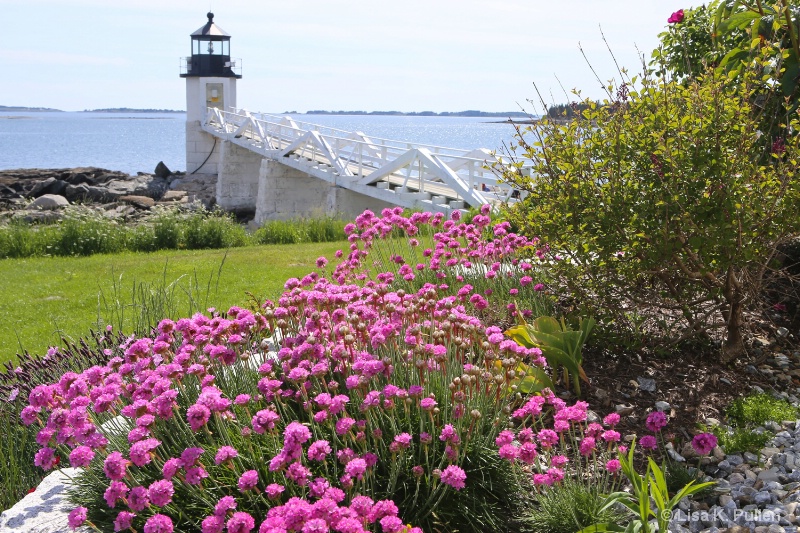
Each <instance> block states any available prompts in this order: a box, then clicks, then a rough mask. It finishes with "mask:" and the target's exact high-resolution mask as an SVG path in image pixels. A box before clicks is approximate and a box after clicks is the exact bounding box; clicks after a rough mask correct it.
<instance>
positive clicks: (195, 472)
mask: <svg viewBox="0 0 800 533" xmlns="http://www.w3.org/2000/svg"><path fill="white" fill-rule="evenodd" d="M207 477H208V472H206V471H205V469H204V468H203V467H202V466H196V467H192V468H189V469H187V470H186V483H188V484H189V485H199V484H200V483H202V482H203V480H204V479H205V478H207Z"/></svg>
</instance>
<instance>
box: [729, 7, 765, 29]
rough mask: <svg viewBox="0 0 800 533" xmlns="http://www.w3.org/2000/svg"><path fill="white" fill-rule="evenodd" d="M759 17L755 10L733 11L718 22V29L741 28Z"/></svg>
mask: <svg viewBox="0 0 800 533" xmlns="http://www.w3.org/2000/svg"><path fill="white" fill-rule="evenodd" d="M758 18H761V15H760V14H759V13H758V12H757V11H741V12H739V13H734V14H733V15H731V16H730V17H728V19H727V20H724V21H722V23H721V24H720V31H722V32H728V31H730V30H731V29H737V30H743V29H745V28H747V27H748V26H750V25H751V24H752V23H753V21H754V20H756V19H758Z"/></svg>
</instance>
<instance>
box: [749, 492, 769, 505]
mask: <svg viewBox="0 0 800 533" xmlns="http://www.w3.org/2000/svg"><path fill="white" fill-rule="evenodd" d="M772 498H773V496H772V494H770V493H769V492H757V493H756V495H755V496H754V497H753V502H754V503H755V504H756V505H766V504H768V503H772Z"/></svg>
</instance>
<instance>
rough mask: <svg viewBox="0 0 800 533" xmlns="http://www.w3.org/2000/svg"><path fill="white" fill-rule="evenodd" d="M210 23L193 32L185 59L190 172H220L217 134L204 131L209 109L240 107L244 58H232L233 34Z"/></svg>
mask: <svg viewBox="0 0 800 533" xmlns="http://www.w3.org/2000/svg"><path fill="white" fill-rule="evenodd" d="M207 17H208V22H206V23H205V25H203V26H202V27H201V28H199V29H198V30H197V31H195V32H194V33H192V34H191V44H192V48H191V50H192V55H191V56H189V57H186V58H182V60H181V74H180V75H181V78H185V79H186V171H187V173H192V174H193V173H197V174H208V175H217V174H218V171H219V155H218V154H219V150H220V147H219V146H217V142H216V141H215V139H214V137H213V136H211V135H209V134H208V133H206V132H204V131H203V130H202V127H201V125H202V123H203V121H204V120H205V118H206V116H207V114H208V111H209V108H217V109H220V110H223V111H229V110H231V109H232V108H235V107H236V80H237V79H239V78H241V77H242V74H241V60H235V59H231V36H230V35H229V34H228V33H227V32H225V31H224V30H223V29H222V28H220V27H219V26H217V25H216V24H215V23H214V13H208V15H207Z"/></svg>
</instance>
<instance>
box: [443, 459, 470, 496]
mask: <svg viewBox="0 0 800 533" xmlns="http://www.w3.org/2000/svg"><path fill="white" fill-rule="evenodd" d="M466 479H467V474H466V473H465V472H464V470H463V469H462V468H461V467H459V466H456V465H450V466H448V467H447V468H445V469H444V470H443V471H442V476H441V481H442V483H444V484H445V485H450V486H451V487H453V488H454V489H456V490H461V489H463V488H464V487H466V484H465V483H464V482H465V481H466Z"/></svg>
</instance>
